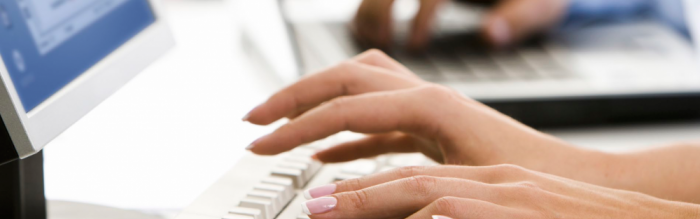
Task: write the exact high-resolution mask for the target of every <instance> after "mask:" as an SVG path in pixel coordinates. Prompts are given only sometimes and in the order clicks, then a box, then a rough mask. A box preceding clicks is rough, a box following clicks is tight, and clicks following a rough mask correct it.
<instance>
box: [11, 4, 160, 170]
mask: <svg viewBox="0 0 700 219" xmlns="http://www.w3.org/2000/svg"><path fill="white" fill-rule="evenodd" d="M172 45H174V40H173V38H172V37H171V34H170V31H169V29H168V28H167V26H166V25H165V23H164V22H163V19H162V17H161V13H159V7H158V4H157V2H156V1H154V0H80V1H72V0H0V57H1V58H0V82H1V83H0V115H1V118H2V120H1V121H2V122H0V124H4V127H5V129H6V130H0V137H2V136H5V139H6V140H7V141H8V142H0V165H1V164H2V163H6V162H9V161H12V160H16V159H22V158H26V157H29V156H31V155H32V154H35V153H37V152H39V151H40V150H41V149H42V148H43V147H44V146H45V145H46V144H47V143H48V142H50V141H51V140H52V139H54V138H55V137H56V136H58V135H59V134H60V133H61V132H63V131H64V130H66V129H67V128H68V127H69V126H71V125H72V124H73V123H75V122H76V121H77V120H79V119H80V118H81V117H82V116H83V115H85V114H86V113H88V112H89V111H90V110H91V109H93V108H94V107H95V106H97V105H98V104H99V103H100V102H101V101H103V100H104V99H106V98H107V97H108V96H109V95H111V94H112V93H113V92H115V91H116V90H117V89H118V88H120V87H121V86H122V85H124V84H125V83H126V82H127V81H129V80H130V79H131V78H133V77H134V76H135V75H136V74H137V73H138V72H139V71H141V70H142V69H144V68H145V67H146V66H147V65H148V64H149V63H152V62H153V61H154V60H155V59H157V58H158V57H159V56H160V55H162V54H163V53H164V52H166V51H167V50H168V49H169V48H171V47H172ZM0 139H2V138H0Z"/></svg>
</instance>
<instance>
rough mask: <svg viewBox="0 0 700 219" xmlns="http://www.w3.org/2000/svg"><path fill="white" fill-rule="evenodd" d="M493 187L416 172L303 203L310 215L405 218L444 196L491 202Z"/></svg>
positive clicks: (493, 199)
mask: <svg viewBox="0 0 700 219" xmlns="http://www.w3.org/2000/svg"><path fill="white" fill-rule="evenodd" d="M495 189H496V187H495V186H493V185H489V184H485V183H480V182H475V181H469V180H464V179H457V178H438V177H427V176H418V177H410V178H405V179H401V180H396V181H392V182H388V183H384V184H381V185H377V186H373V187H370V188H366V189H362V190H357V191H351V192H344V193H337V194H334V195H331V196H327V197H323V198H320V199H314V200H309V201H307V202H306V203H305V205H306V209H308V210H309V212H307V213H310V214H311V215H312V216H313V218H314V219H319V218H399V217H401V218H405V217H407V216H409V215H411V214H413V213H415V212H417V211H419V210H420V209H421V208H423V207H425V206H427V205H429V204H430V203H432V202H434V201H435V200H438V199H440V198H442V197H445V196H454V197H462V198H470V199H478V200H483V201H488V202H495V201H497V199H498V194H500V193H497V192H494V190H495ZM332 199H335V201H336V204H335V207H334V208H333V209H319V208H318V204H319V203H318V200H320V201H332ZM323 210H326V211H325V212H324V211H323Z"/></svg>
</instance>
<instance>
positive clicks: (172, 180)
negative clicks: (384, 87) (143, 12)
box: [45, 0, 700, 213]
mask: <svg viewBox="0 0 700 219" xmlns="http://www.w3.org/2000/svg"><path fill="white" fill-rule="evenodd" d="M165 6H166V13H167V17H168V19H169V22H170V23H171V26H172V29H173V32H174V35H175V38H176V40H177V42H178V45H177V47H176V48H175V49H174V50H172V51H171V52H170V53H169V54H168V55H167V56H165V57H163V58H162V59H161V60H160V61H158V62H157V63H155V64H153V65H152V66H151V67H149V68H148V69H147V70H145V71H144V72H143V73H142V74H141V75H139V76H138V77H137V78H135V79H134V80H133V81H132V82H130V83H129V84H127V85H126V86H125V87H124V88H123V89H121V90H120V91H119V92H117V93H116V94H115V95H114V96H112V97H111V98H109V99H108V100H106V101H105V102H104V103H103V104H101V105H100V106H99V107H97V108H96V109H95V110H94V111H93V112H91V113H90V114H88V115H87V116H85V118H83V119H82V120H81V121H79V122H78V123H77V124H75V125H74V126H73V127H71V128H70V129H69V130H67V131H66V132H65V133H63V134H62V135H61V136H59V137H58V138H57V139H55V140H54V141H53V142H52V143H51V144H50V145H48V146H47V147H46V150H45V157H46V162H45V163H46V194H47V197H48V198H49V199H52V200H70V201H80V202H86V203H92V204H99V205H106V206H113V207H118V208H126V209H137V210H145V211H166V212H174V213H176V212H177V210H178V209H179V208H181V207H184V206H186V205H187V204H188V203H190V202H191V201H192V200H194V199H195V197H197V196H198V195H199V194H200V193H201V192H202V191H203V190H204V189H206V188H207V187H208V186H209V185H210V184H211V183H213V182H214V181H215V180H216V179H217V178H218V177H219V176H220V175H221V174H223V173H224V172H225V171H226V170H228V169H229V168H230V167H232V166H233V165H234V164H235V163H236V161H237V160H238V159H239V158H240V156H241V154H242V152H243V151H244V149H243V148H244V147H245V146H246V145H247V144H248V143H250V142H251V141H253V140H254V139H255V138H256V137H258V136H261V135H263V134H266V133H268V132H271V131H272V130H273V127H274V126H272V127H256V126H253V125H250V124H246V123H243V122H241V121H240V119H241V117H242V116H243V115H244V114H246V113H247V111H248V110H249V109H251V108H253V107H254V106H255V105H256V104H258V103H260V102H262V101H263V100H265V98H267V97H268V96H269V95H270V94H272V93H273V92H274V91H275V90H277V89H279V88H280V87H281V86H282V84H281V83H280V82H279V81H278V80H276V79H274V77H272V76H270V75H267V74H264V73H261V71H260V69H258V68H257V67H255V66H253V65H250V63H248V61H247V60H246V59H245V54H244V53H243V52H242V51H241V49H240V48H241V46H240V45H239V44H238V42H240V41H239V39H240V36H239V35H240V33H239V32H238V30H237V28H236V24H235V22H234V16H233V15H232V14H231V13H230V12H229V11H228V8H227V7H226V6H225V5H224V3H223V2H221V1H196V2H195V1H174V0H171V1H166V4H165ZM547 132H550V133H552V134H554V135H556V136H559V137H562V138H564V139H566V140H569V141H571V142H573V143H576V144H578V145H581V146H585V147H593V148H599V149H604V150H611V151H620V150H629V149H631V148H636V147H642V146H648V145H656V144H662V143H667V142H672V141H675V140H690V139H693V138H699V137H698V136H700V122H692V123H682V124H663V125H641V126H628V127H613V128H587V129H569V130H547Z"/></svg>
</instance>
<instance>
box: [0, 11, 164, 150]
mask: <svg viewBox="0 0 700 219" xmlns="http://www.w3.org/2000/svg"><path fill="white" fill-rule="evenodd" d="M148 2H149V3H150V6H151V9H152V11H153V13H154V16H155V21H154V22H153V23H152V24H151V25H149V26H148V27H147V28H145V29H144V30H143V31H141V32H140V33H138V34H137V35H136V36H134V37H132V38H131V39H130V40H129V41H128V42H126V43H124V44H123V45H122V46H121V47H119V48H118V49H116V50H115V51H114V52H112V53H111V54H109V55H108V56H107V57H105V58H104V59H102V60H100V61H99V62H98V63H96V64H95V65H93V66H92V67H91V68H90V69H88V70H87V71H85V72H83V74H81V75H80V76H78V77H77V78H76V79H74V80H73V81H71V82H70V83H69V84H67V85H66V86H64V87H63V88H61V89H60V90H59V91H58V92H56V93H54V94H53V95H52V96H51V97H49V98H48V99H46V100H45V101H44V102H42V103H41V104H40V105H39V106H37V107H35V108H34V109H32V110H31V111H30V112H28V113H27V112H26V110H25V108H24V106H23V105H22V103H21V101H20V98H19V95H18V94H17V91H16V90H15V85H14V84H13V82H12V80H11V78H10V75H9V73H8V70H7V68H6V67H5V63H4V62H3V60H2V59H0V114H1V115H2V119H3V121H4V123H5V124H4V125H5V127H6V128H7V131H8V132H9V134H10V137H11V139H12V143H13V144H14V146H15V149H16V150H17V154H18V156H19V158H26V157H28V156H31V155H32V154H35V153H37V152H39V151H41V149H43V148H44V146H45V145H46V144H47V143H49V142H50V141H51V140H53V139H54V138H56V137H57V136H58V135H59V134H61V133H62V132H63V131H65V130H66V129H68V127H70V126H71V125H72V124H74V123H75V122H77V121H78V120H79V119H80V118H82V117H83V116H84V115H85V114H87V113H88V112H89V111H90V110H92V109H93V108H95V107H96V106H97V105H98V104H100V103H101V102H102V101H103V100H105V99H107V97H109V96H110V95H112V94H113V93H114V92H116V91H117V90H118V89H119V88H121V87H122V86H123V85H124V84H126V83H127V82H128V81H129V80H131V79H132V78H133V77H134V76H136V75H137V74H138V73H139V72H140V71H141V70H143V69H144V68H146V67H147V66H148V65H149V64H150V63H152V62H154V61H155V60H156V59H157V58H158V57H160V56H161V55H163V54H164V53H165V52H166V51H168V50H169V49H170V48H172V47H173V45H174V44H175V40H174V39H173V37H172V34H171V33H170V29H169V28H168V26H167V25H166V23H165V19H164V16H163V11H162V10H161V9H162V7H161V6H160V3H159V0H148Z"/></svg>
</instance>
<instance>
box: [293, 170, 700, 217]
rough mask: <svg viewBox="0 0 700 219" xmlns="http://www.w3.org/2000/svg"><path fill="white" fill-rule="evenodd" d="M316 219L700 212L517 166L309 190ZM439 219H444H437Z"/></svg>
mask: <svg viewBox="0 0 700 219" xmlns="http://www.w3.org/2000/svg"><path fill="white" fill-rule="evenodd" d="M307 194H310V196H311V197H312V198H316V199H313V200H310V201H307V202H306V203H304V206H305V207H304V209H305V210H304V211H306V213H307V214H310V216H311V218H313V219H325V218H328V219H330V218H346V219H350V218H408V219H426V218H431V217H432V218H433V219H445V218H455V219H460V218H469V219H480V218H484V219H498V218H590V219H596V218H601V219H602V218H635V219H636V218H698V217H700V206H697V205H692V204H686V203H681V202H672V201H666V200H662V199H657V198H654V197H651V196H647V195H644V194H641V193H634V192H628V191H623V190H614V189H609V188H604V187H599V186H594V185H590V184H586V183H582V182H577V181H573V180H569V179H565V178H560V177H557V176H553V175H548V174H544V173H539V172H535V171H531V170H527V169H524V168H522V167H518V166H513V165H498V166H489V167H458V166H435V167H408V168H401V169H398V170H393V171H389V172H382V173H378V174H375V175H370V176H368V177H364V178H359V179H352V180H346V181H341V182H338V183H336V184H332V185H328V186H323V187H319V188H316V189H311V190H310V191H307ZM438 215H440V216H438Z"/></svg>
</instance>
